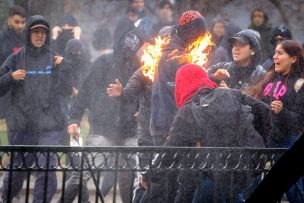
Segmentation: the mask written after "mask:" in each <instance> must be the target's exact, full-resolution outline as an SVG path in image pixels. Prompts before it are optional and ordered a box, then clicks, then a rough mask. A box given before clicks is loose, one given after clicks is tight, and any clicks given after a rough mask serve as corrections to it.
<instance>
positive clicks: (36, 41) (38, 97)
mask: <svg viewBox="0 0 304 203" xmlns="http://www.w3.org/2000/svg"><path fill="white" fill-rule="evenodd" d="M25 35H26V42H25V47H24V48H22V49H21V50H20V51H19V52H17V53H15V54H12V55H10V56H9V57H8V58H7V60H6V61H5V62H4V64H3V65H2V66H1V68H0V96H3V95H5V94H10V106H9V109H8V112H9V113H8V115H7V118H6V121H7V127H8V132H9V144H10V145H37V146H40V145H58V142H59V139H60V137H61V135H62V134H61V133H62V130H63V129H64V127H65V122H66V117H65V114H64V113H63V112H62V110H61V108H60V104H59V101H58V99H57V98H58V97H59V96H65V95H70V94H71V92H72V83H71V74H70V69H71V66H70V64H69V63H68V61H66V60H65V59H64V58H62V57H59V56H56V55H55V54H54V52H53V51H51V50H50V48H49V46H50V26H49V23H48V21H47V20H46V19H45V18H44V17H43V16H40V15H35V16H32V17H31V18H30V19H29V20H28V21H27V25H26V28H25ZM49 158H50V159H49V165H48V166H46V162H47V157H46V156H39V157H38V159H37V162H36V161H35V159H34V157H25V158H24V157H22V155H21V154H15V155H14V165H20V164H22V163H23V161H26V162H27V163H29V165H30V164H36V165H37V164H38V165H39V166H45V167H53V166H56V165H57V161H58V158H57V157H56V155H55V154H50V157H49ZM26 177H27V173H26V172H15V173H13V174H12V177H10V175H9V173H6V174H5V177H4V179H3V186H2V189H1V195H0V197H1V198H2V200H3V201H4V202H6V201H9V202H10V201H11V200H12V198H14V197H15V196H16V195H17V194H19V192H20V191H21V189H22V185H23V182H24V180H25V179H26ZM45 179H46V173H45V172H37V173H36V181H35V188H34V192H33V193H34V198H33V202H35V203H38V202H39V203H40V202H43V198H44V196H46V202H51V199H52V197H53V195H54V194H55V192H56V189H57V178H56V173H55V172H52V171H49V172H48V174H47V179H48V181H47V192H46V193H44V189H43V188H44V185H45ZM9 181H10V183H9ZM9 185H10V187H11V188H10V189H9V188H8V187H9ZM9 190H10V198H11V199H7V198H8V191H9Z"/></svg>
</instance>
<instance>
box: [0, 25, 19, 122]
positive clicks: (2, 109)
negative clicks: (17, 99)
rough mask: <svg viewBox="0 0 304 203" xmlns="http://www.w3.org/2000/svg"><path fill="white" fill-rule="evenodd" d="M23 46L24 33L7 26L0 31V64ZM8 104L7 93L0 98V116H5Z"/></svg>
mask: <svg viewBox="0 0 304 203" xmlns="http://www.w3.org/2000/svg"><path fill="white" fill-rule="evenodd" d="M23 46H24V34H23V33H22V34H17V33H16V32H14V31H13V30H12V29H10V28H9V27H8V26H6V27H4V29H3V30H2V31H1V32H0V66H1V65H2V64H3V62H4V61H5V59H6V58H7V57H8V56H9V55H11V54H12V53H16V52H18V51H19V50H20V49H21V48H22V47H23ZM8 105H9V95H6V96H4V97H1V98H0V118H2V117H5V113H6V112H7V109H8Z"/></svg>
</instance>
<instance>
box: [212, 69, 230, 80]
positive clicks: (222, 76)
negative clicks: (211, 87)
mask: <svg viewBox="0 0 304 203" xmlns="http://www.w3.org/2000/svg"><path fill="white" fill-rule="evenodd" d="M213 78H214V79H216V80H226V79H227V78H230V74H229V72H228V71H227V70H225V69H218V70H217V71H216V72H215V73H214V74H213Z"/></svg>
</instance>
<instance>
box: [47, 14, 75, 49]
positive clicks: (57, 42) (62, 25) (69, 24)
mask: <svg viewBox="0 0 304 203" xmlns="http://www.w3.org/2000/svg"><path fill="white" fill-rule="evenodd" d="M80 36H81V29H80V27H79V26H78V22H77V20H76V18H75V17H74V16H73V15H72V14H70V13H66V14H64V15H63V17H62V18H61V19H60V21H59V26H55V27H54V28H53V30H52V46H53V49H54V51H56V52H57V53H58V54H60V55H63V53H64V49H65V46H66V44H67V42H68V41H69V40H70V39H80Z"/></svg>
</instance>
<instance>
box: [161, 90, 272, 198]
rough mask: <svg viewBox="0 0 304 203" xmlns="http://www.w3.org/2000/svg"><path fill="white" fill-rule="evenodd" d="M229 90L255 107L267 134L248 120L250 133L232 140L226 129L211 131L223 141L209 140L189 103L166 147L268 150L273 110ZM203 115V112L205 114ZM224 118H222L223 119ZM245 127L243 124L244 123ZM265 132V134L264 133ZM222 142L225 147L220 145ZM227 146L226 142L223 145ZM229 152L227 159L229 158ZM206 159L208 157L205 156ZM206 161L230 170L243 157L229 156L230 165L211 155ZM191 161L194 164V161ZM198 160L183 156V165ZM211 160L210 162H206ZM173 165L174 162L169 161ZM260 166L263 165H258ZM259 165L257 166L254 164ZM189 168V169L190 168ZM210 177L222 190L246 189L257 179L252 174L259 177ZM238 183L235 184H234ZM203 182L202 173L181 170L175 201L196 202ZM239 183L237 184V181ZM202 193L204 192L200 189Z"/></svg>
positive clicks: (241, 175)
mask: <svg viewBox="0 0 304 203" xmlns="http://www.w3.org/2000/svg"><path fill="white" fill-rule="evenodd" d="M225 91H231V92H233V94H234V95H235V96H236V97H237V98H238V100H240V102H241V103H242V104H244V105H249V106H250V107H252V112H253V114H254V116H257V117H258V118H259V119H261V120H259V122H260V124H261V125H262V126H260V127H262V129H261V131H262V132H263V134H259V133H258V132H257V131H256V130H255V129H254V128H253V126H252V125H251V126H250V125H248V121H250V120H247V121H244V125H246V127H247V133H246V134H238V135H235V137H229V136H225V133H223V132H225V129H207V131H208V130H210V131H212V132H213V133H214V131H215V132H217V133H218V134H219V136H218V137H221V139H220V140H217V141H216V140H215V139H214V138H210V137H208V132H204V131H203V130H202V128H200V124H198V123H197V120H196V119H195V118H194V115H193V112H192V110H193V108H192V105H193V104H192V103H191V102H188V103H186V104H185V105H184V106H183V107H182V108H181V109H180V110H179V111H178V112H177V114H176V116H175V118H174V121H173V123H172V127H171V129H170V133H169V137H168V138H167V140H166V143H165V145H166V146H177V147H185V146H186V147H195V146H198V145H197V143H200V145H201V146H202V147H252V148H263V147H265V144H266V143H265V141H266V140H269V136H270V133H271V128H270V126H271V110H270V108H269V107H268V106H267V105H266V104H264V103H263V102H260V101H258V100H256V99H254V98H252V97H249V96H245V95H243V94H241V93H240V91H237V90H231V89H230V90H225ZM203 96H204V93H203V94H202V95H201V97H203ZM202 113H203V112H202ZM214 116H216V112H215V114H214ZM219 119H220V118H219ZM240 125H242V123H240ZM263 130H265V131H263ZM235 139H238V141H237V142H235ZM219 143H221V144H219ZM223 143H226V144H225V145H224V146H223ZM225 156H226V155H225V152H224V155H223V157H225ZM202 157H205V156H204V155H202ZM205 158H206V159H203V160H201V161H199V163H202V162H203V163H206V164H208V165H206V168H209V167H211V166H209V163H208V162H209V161H210V163H212V164H214V167H218V164H220V163H226V164H227V168H229V167H231V165H232V166H235V165H234V164H235V162H234V161H237V160H239V155H236V156H235V154H233V153H232V155H231V156H230V157H229V161H228V163H227V160H226V162H223V160H221V159H220V158H215V157H214V154H213V153H210V156H208V158H207V156H206V157H205ZM243 159H244V162H246V163H250V164H256V163H255V162H254V161H253V162H252V163H251V162H249V160H250V158H249V160H247V159H248V157H243ZM190 160H191V161H190ZM194 160H196V161H198V160H197V157H196V158H194V155H190V157H188V156H187V157H186V158H185V157H180V162H181V164H185V165H190V166H191V165H193V164H194V163H193V162H194ZM206 160H209V161H206ZM168 162H169V163H170V161H168ZM257 164H259V162H258V163H257ZM254 166H255V165H254ZM188 167H189V166H188ZM220 167H221V166H219V168H220ZM211 174H212V173H210V178H211V179H212V180H213V181H215V184H220V185H221V186H222V187H226V188H229V187H232V185H233V184H236V185H238V187H239V189H241V188H242V187H244V186H246V183H247V182H246V180H250V181H252V180H253V179H249V178H250V177H251V175H253V177H254V176H255V174H251V173H247V174H244V173H235V174H233V175H234V176H232V173H231V174H230V173H227V174H225V173H221V174H220V175H219V174H217V175H216V176H215V175H211ZM204 175H207V176H208V175H209V173H208V174H207V173H205V174H204ZM231 177H234V178H235V179H231ZM233 180H234V181H233ZM201 181H204V179H201V178H199V174H198V173H197V172H196V171H187V170H184V171H180V172H179V175H178V183H179V189H178V191H177V196H176V199H175V202H181V203H182V202H191V201H192V199H193V195H194V192H195V190H196V188H197V186H198V185H199V183H200V182H201ZM236 181H237V182H236ZM198 192H201V191H200V190H198Z"/></svg>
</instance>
